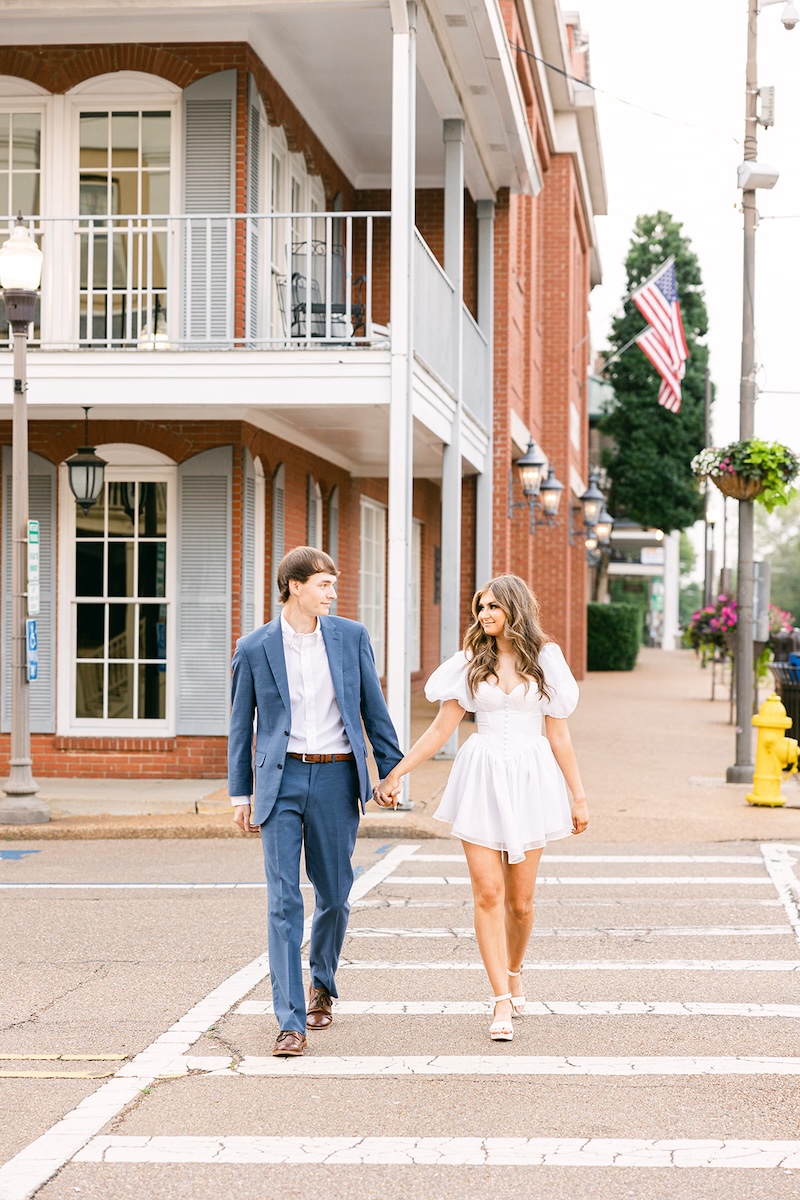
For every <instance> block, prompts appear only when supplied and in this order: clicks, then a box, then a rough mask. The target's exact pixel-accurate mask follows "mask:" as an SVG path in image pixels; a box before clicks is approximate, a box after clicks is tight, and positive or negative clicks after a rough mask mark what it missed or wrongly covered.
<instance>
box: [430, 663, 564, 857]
mask: <svg viewBox="0 0 800 1200" xmlns="http://www.w3.org/2000/svg"><path fill="white" fill-rule="evenodd" d="M467 661H468V660H467V658H466V655H465V654H464V652H463V651H459V652H458V654H454V655H453V657H452V658H449V659H447V661H446V662H443V663H442V664H441V666H440V667H437V669H436V670H435V671H434V672H433V674H432V675H431V677H430V679H429V680H428V682H427V683H426V685H425V695H426V697H427V698H428V700H431V701H444V700H457V701H458V703H459V704H460V705H461V707H462V708H464V709H466V710H467V712H473V713H475V721H476V726H477V731H476V732H475V733H474V734H473V735H472V736H471V737H469V738H467V740H466V742H464V744H463V746H461V748H460V749H459V751H458V753H457V754H456V757H455V760H454V762H453V766H452V769H451V771H450V777H449V779H448V781H447V786H446V787H445V790H444V793H443V795H442V800H441V804H440V805H439V808H438V809H437V811H436V812H435V814H434V816H435V817H436V818H437V820H439V821H445V822H447V823H448V824H449V825H451V826H452V833H453V836H454V837H457V838H460V839H461V840H462V841H465V842H473V843H475V844H476V845H478V846H487V847H488V848H489V849H491V850H503V851H505V852H506V853H507V854H508V861H509V862H510V863H519V862H523V861H524V859H525V851H526V850H535V849H538V848H539V847H541V846H545V845H546V844H547V843H548V842H552V841H556V840H558V839H559V838H564V837H569V836H570V834H571V833H572V814H571V811H570V804H569V797H568V794H567V785H566V782H565V780H564V776H563V775H562V774H561V770H560V768H559V766H558V763H557V762H556V760H555V756H554V755H553V751H552V748H551V746H550V743H549V741H548V740H547V738H546V737H545V735H544V717H545V716H550V717H568V716H569V715H570V714H571V713H572V712H574V710H575V706H576V704H577V702H578V685H577V683H576V682H575V679H574V678H573V675H572V672H571V671H570V669H569V667H568V666H567V663H566V660H565V659H564V655H563V654H562V652H561V649H560V647H559V646H557V645H556V644H555V642H548V643H547V644H546V645H545V646H543V647H542V649H541V651H540V653H539V664H540V666H541V668H542V671H543V672H544V677H545V682H546V684H547V688H548V691H549V693H550V695H549V696H542V695H540V694H539V692H538V690H537V687H536V683H535V682H534V681H533V680H532V681H531V682H530V683H528V684H527V686H526V685H525V684H524V683H521V684H519V685H518V686H517V687H515V688H514V690H513V691H512V692H510V693H509V694H508V695H506V694H505V692H503V691H502V690H501V689H500V688H499V687H498V686H497V685H496V684H494V683H489V682H487V681H486V680H484V681H483V682H482V683H480V684H478V687H477V690H476V693H475V695H474V696H473V695H472V694H471V693H470V691H469V689H468V687H467Z"/></svg>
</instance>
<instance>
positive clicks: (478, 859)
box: [461, 842, 511, 1020]
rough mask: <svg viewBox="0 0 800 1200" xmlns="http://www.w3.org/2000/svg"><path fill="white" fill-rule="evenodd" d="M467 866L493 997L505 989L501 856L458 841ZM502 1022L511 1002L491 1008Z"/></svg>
mask: <svg viewBox="0 0 800 1200" xmlns="http://www.w3.org/2000/svg"><path fill="white" fill-rule="evenodd" d="M461 845H462V846H463V847H464V854H465V855H466V859H467V866H468V867H469V878H470V882H471V884H472V898H473V901H474V916H475V936H476V938H477V940H478V949H479V951H480V955H481V959H482V961H483V965H484V967H485V968H486V974H487V975H488V976H489V985H490V987H491V989H492V995H493V996H502V995H504V994H505V993H506V992H507V991H508V990H509V987H508V974H507V971H508V964H507V962H506V930H505V917H504V913H505V890H506V881H505V873H504V870H503V856H502V854H501V852H500V851H499V850H490V849H488V847H486V846H476V845H475V844H474V843H473V842H462V843H461ZM495 1016H496V1017H497V1018H498V1019H500V1020H502V1019H505V1018H507V1017H508V1018H510V1016H511V1001H510V1000H502V1001H501V1002H500V1003H499V1004H498V1005H497V1006H496V1009H495Z"/></svg>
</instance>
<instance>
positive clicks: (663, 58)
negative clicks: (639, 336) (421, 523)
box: [562, 0, 800, 451]
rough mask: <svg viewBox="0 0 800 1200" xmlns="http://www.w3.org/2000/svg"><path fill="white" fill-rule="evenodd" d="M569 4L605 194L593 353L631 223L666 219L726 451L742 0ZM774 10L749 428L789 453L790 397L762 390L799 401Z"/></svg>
mask: <svg viewBox="0 0 800 1200" xmlns="http://www.w3.org/2000/svg"><path fill="white" fill-rule="evenodd" d="M562 5H563V7H564V8H565V9H567V8H568V7H569V6H568V4H567V3H566V0H562ZM575 7H576V8H577V10H578V11H579V13H580V17H581V25H582V27H583V29H584V31H585V32H586V33H587V34H588V36H589V45H590V60H591V80H592V84H593V85H594V86H595V88H596V89H597V90H598V91H597V107H598V112H599V118H600V132H601V139H602V147H603V156H604V160H605V170H606V182H607V188H608V208H609V215H608V216H606V217H599V218H597V232H598V237H599V245H600V256H601V262H602V268H603V284H602V286H601V287H599V288H596V289H595V290H594V292H593V294H592V318H591V320H592V335H593V342H594V347H595V349H600V348H601V347H602V346H603V345H604V344H605V340H606V336H607V333H608V329H609V322H610V317H611V315H612V314H613V312H614V310H615V309H616V308H617V306H618V305H619V303H620V299H621V297H622V296H623V295H624V292H625V274H624V270H623V262H624V259H625V256H626V254H627V250H628V245H629V242H630V235H631V230H632V228H633V223H634V221H635V219H636V217H637V215H638V214H640V213H651V212H655V211H657V210H658V209H665V210H666V211H668V212H670V213H671V214H672V215H673V217H675V219H676V220H678V221H680V222H682V223H683V227H684V233H685V234H686V235H687V236H688V237H689V238H690V239H691V243H692V248H693V250H694V251H695V253H696V254H697V256H698V258H699V261H700V269H701V272H702V276H703V282H704V286H705V296H706V304H707V307H708V314H709V347H710V366H711V374H712V378H713V380H714V383H715V384H716V387H717V403H716V406H715V411H714V418H713V439H712V440H714V441H715V442H716V443H717V444H720V443H724V442H726V441H730V440H732V439H734V438H736V437H737V436H738V424H739V417H738V402H739V376H740V356H741V336H742V241H743V229H742V216H741V213H740V211H739V205H740V203H741V192H740V191H739V190H738V188H737V186H736V168H737V165H738V163H739V162H741V161H742V159H743V157H744V155H743V147H742V142H743V134H744V104H745V62H746V50H747V0H581V3H580V4H577V5H576V6H575ZM782 12H783V6H782V4H775V5H774V6H772V7H769V8H766V9H765V10H764V11H763V12H762V14H761V16H760V17H759V18H758V65H759V78H758V82H759V85H760V86H766V85H769V84H773V85H774V86H775V90H776V103H775V109H776V119H775V125H774V126H773V127H772V128H771V129H763V128H761V127H759V138H758V157H759V159H761V160H763V161H766V162H769V163H771V164H773V165H774V166H776V167H777V168H778V169H779V171H780V179H779V180H778V183H777V185H776V186H775V188H774V189H773V190H772V191H763V190H762V191H759V192H758V193H757V195H758V207H759V213H760V216H761V221H760V224H759V227H758V231H757V234H756V309H755V312H756V355H757V361H758V362H759V364H760V365H761V370H760V372H759V376H758V383H759V388H760V389H761V394H760V396H759V400H758V403H757V406H756V417H755V431H756V434H757V436H759V437H763V438H766V439H768V440H773V439H774V440H780V441H785V442H787V443H788V444H789V445H791V446H792V447H793V449H795V450H798V451H800V394H794V395H776V394H770V393H771V392H773V393H774V392H783V391H786V392H795V393H800V370H798V357H799V356H800V322H798V315H797V310H798V304H797V285H798V281H799V280H800V251H799V250H798V243H800V25H798V27H797V28H796V29H794V30H792V31H791V32H787V30H786V29H785V28H784V27H783V25H782V24H781V21H780V17H781V14H782ZM656 114H661V115H656ZM776 218H781V219H776ZM784 218H788V219H784ZM679 285H680V280H679ZM628 353H638V351H637V350H636V349H635V348H634V349H632V350H630V351H628Z"/></svg>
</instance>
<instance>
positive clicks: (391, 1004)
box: [234, 1000, 800, 1020]
mask: <svg viewBox="0 0 800 1200" xmlns="http://www.w3.org/2000/svg"><path fill="white" fill-rule="evenodd" d="M490 1008H491V1003H490V1002H488V1001H481V1000H337V1001H336V1004H335V1007H334V1011H335V1013H336V1015H337V1016H339V1015H343V1016H359V1017H370V1016H381V1017H392V1016H414V1017H433V1016H445V1017H474V1016H484V1015H485V1014H487V1013H488V1012H489V1011H490ZM272 1012H273V1006H272V1001H271V1000H243V1001H242V1003H241V1004H240V1005H239V1006H238V1008H236V1009H234V1015H235V1016H241V1017H264V1016H269V1015H270V1014H271V1013H272ZM525 1015H526V1017H548V1016H561V1017H785V1018H791V1019H793V1020H800V1004H712V1003H700V1002H694V1001H671V1000H668V1001H645V1000H578V1001H568V1000H529V1001H528V1002H527V1004H526V1006H525Z"/></svg>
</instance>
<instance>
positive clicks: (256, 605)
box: [253, 458, 267, 629]
mask: <svg viewBox="0 0 800 1200" xmlns="http://www.w3.org/2000/svg"><path fill="white" fill-rule="evenodd" d="M253 468H254V470H255V477H256V497H255V500H256V513H255V542H256V554H255V562H254V563H253V588H254V589H255V595H254V597H253V624H254V628H256V629H258V628H259V627H260V626H261V625H263V624H264V588H265V586H266V578H267V563H266V548H267V547H266V543H267V480H266V477H265V475H264V464H263V463H262V461H261V459H260V458H254V459H253Z"/></svg>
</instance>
